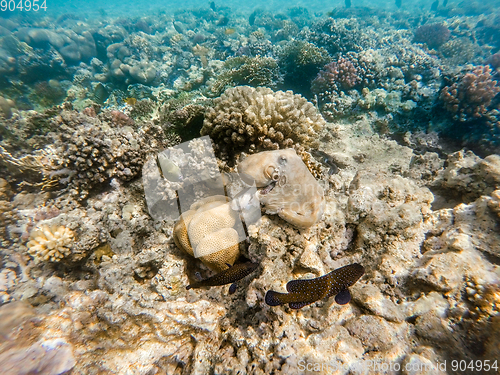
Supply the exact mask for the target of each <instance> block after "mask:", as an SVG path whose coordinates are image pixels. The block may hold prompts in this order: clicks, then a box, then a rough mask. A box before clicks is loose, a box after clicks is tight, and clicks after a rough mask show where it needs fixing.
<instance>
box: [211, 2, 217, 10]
mask: <svg viewBox="0 0 500 375" xmlns="http://www.w3.org/2000/svg"><path fill="white" fill-rule="evenodd" d="M210 9H212V10H213V11H214V12H215V11H216V10H217V8H216V7H215V2H213V1H211V2H210Z"/></svg>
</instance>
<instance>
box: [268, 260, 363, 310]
mask: <svg viewBox="0 0 500 375" xmlns="http://www.w3.org/2000/svg"><path fill="white" fill-rule="evenodd" d="M364 273H365V269H364V267H363V266H362V265H360V264H358V263H353V264H349V265H348V266H345V267H341V268H337V269H336V270H333V271H332V272H330V273H328V274H326V275H324V276H321V277H317V278H315V279H306V280H292V281H289V282H288V283H287V284H286V290H287V291H288V293H280V292H275V291H274V290H269V291H268V292H267V293H266V296H265V301H266V303H267V304H268V305H269V306H280V305H283V304H285V303H288V306H290V308H292V309H301V308H303V307H304V306H307V305H309V304H311V303H313V302H316V301H319V300H321V299H325V298H329V297H332V296H335V302H337V303H338V304H339V305H345V304H347V303H349V301H350V300H351V294H350V292H349V289H348V288H349V287H350V286H352V285H354V283H356V281H358V280H359V278H360V277H361V276H363V274H364Z"/></svg>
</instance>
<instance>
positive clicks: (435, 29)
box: [413, 23, 451, 48]
mask: <svg viewBox="0 0 500 375" xmlns="http://www.w3.org/2000/svg"><path fill="white" fill-rule="evenodd" d="M450 35H451V33H450V30H448V28H447V27H446V26H444V25H443V24H440V23H433V24H428V25H421V26H419V27H417V29H416V30H415V37H414V39H413V40H414V41H415V42H417V43H425V44H427V46H428V47H429V48H438V47H440V46H441V45H443V44H444V43H446V42H447V41H448V39H449V38H450Z"/></svg>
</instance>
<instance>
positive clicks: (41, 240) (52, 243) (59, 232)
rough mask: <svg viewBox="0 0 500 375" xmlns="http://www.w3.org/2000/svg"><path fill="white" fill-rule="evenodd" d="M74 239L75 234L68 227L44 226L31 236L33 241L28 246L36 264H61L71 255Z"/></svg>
mask: <svg viewBox="0 0 500 375" xmlns="http://www.w3.org/2000/svg"><path fill="white" fill-rule="evenodd" d="M74 237H75V234H74V233H73V232H72V231H71V230H70V229H68V228H66V227H63V226H59V227H57V226H53V227H50V228H49V227H48V226H43V227H41V228H39V229H35V230H34V231H33V232H32V233H31V234H30V238H31V239H30V241H29V242H28V243H27V244H26V246H27V247H28V253H29V254H30V255H31V256H32V257H33V259H34V261H35V263H39V262H41V261H51V262H59V261H60V260H61V259H63V258H64V257H65V256H67V255H69V254H70V253H71V245H72V243H73V242H74Z"/></svg>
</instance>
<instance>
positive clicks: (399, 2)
mask: <svg viewBox="0 0 500 375" xmlns="http://www.w3.org/2000/svg"><path fill="white" fill-rule="evenodd" d="M401 1H402V0H396V6H397V7H398V8H401Z"/></svg>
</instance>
